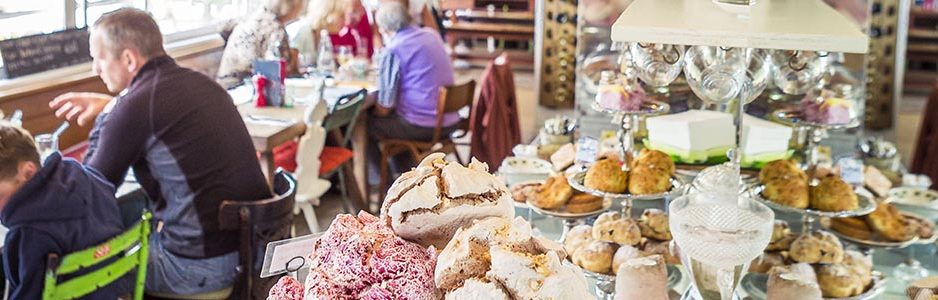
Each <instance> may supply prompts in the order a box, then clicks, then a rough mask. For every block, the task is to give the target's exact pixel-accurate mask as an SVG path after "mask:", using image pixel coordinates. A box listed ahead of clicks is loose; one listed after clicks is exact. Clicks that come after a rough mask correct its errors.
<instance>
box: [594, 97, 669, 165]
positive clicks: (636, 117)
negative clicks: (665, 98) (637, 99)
mask: <svg viewBox="0 0 938 300" xmlns="http://www.w3.org/2000/svg"><path fill="white" fill-rule="evenodd" d="M592 108H593V110H595V111H597V112H601V113H605V114H607V115H609V116H611V117H612V123H613V124H616V125H617V127H618V130H617V131H616V137H617V138H618V139H619V142H620V145H621V146H620V151H621V154H622V158H623V160H622V161H624V162H625V164H624V165H622V168H623V170H628V167H629V163H630V162H631V160H632V157H633V156H634V153H633V152H634V143H635V130H636V129H637V128H638V127H639V122H640V121H641V119H642V118H643V117H649V116H657V115H663V114H666V113H668V111H670V110H671V106H670V105H668V104H667V103H664V102H661V101H655V100H645V102H644V103H642V107H641V109H639V110H636V111H620V110H614V109H606V108H603V107H602V106H600V105H599V103H596V102H593V104H592Z"/></svg>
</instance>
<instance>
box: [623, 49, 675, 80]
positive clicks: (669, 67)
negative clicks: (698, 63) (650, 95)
mask: <svg viewBox="0 0 938 300" xmlns="http://www.w3.org/2000/svg"><path fill="white" fill-rule="evenodd" d="M629 53H630V54H631V55H632V62H633V63H634V64H635V68H636V69H637V70H638V74H637V75H638V78H640V79H641V80H642V81H644V82H645V84H648V85H650V86H653V87H661V86H667V85H668V84H671V82H672V81H674V79H675V78H677V76H678V75H680V74H681V68H682V67H683V66H684V46H682V45H669V44H645V43H631V44H630V45H629Z"/></svg>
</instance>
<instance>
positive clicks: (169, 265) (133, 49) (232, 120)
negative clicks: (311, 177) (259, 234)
mask: <svg viewBox="0 0 938 300" xmlns="http://www.w3.org/2000/svg"><path fill="white" fill-rule="evenodd" d="M90 48H91V49H90V50H91V51H90V52H91V56H92V59H93V61H92V65H93V68H94V71H95V73H97V74H98V75H99V76H100V77H101V79H102V80H103V81H104V83H105V85H107V88H108V90H109V91H110V92H111V93H113V94H120V95H119V96H117V97H114V98H112V97H111V96H108V95H104V94H95V93H68V94H64V95H61V96H59V97H57V98H56V99H54V100H52V102H51V103H49V105H50V106H51V107H52V108H54V109H56V115H57V116H59V117H64V118H66V119H68V120H75V121H77V122H78V124H79V125H87V124H90V123H91V121H92V120H94V119H95V118H97V121H96V122H95V125H94V126H95V127H94V129H93V130H92V133H91V138H90V139H89V149H88V153H87V154H86V156H85V164H87V165H88V166H90V167H92V168H94V169H96V170H97V171H99V172H100V173H101V174H102V175H103V177H104V178H105V179H106V180H107V181H109V182H110V183H111V184H113V185H114V186H120V185H121V184H122V183H123V182H124V177H125V176H126V174H127V171H128V169H130V168H133V170H134V176H135V177H136V179H137V182H139V183H140V185H141V186H142V187H143V189H144V190H145V191H146V194H147V196H148V197H149V198H150V199H151V200H152V201H151V203H150V204H151V205H150V206H151V207H152V211H153V213H154V221H155V222H154V224H157V225H156V228H155V230H154V231H153V234H152V235H151V238H150V255H149V262H148V264H147V282H146V290H147V292H148V293H158V294H169V295H191V294H199V293H205V292H212V291H217V290H222V289H225V288H227V287H230V286H231V285H232V284H233V281H234V278H235V276H236V274H237V273H238V271H237V270H236V267H237V265H238V253H237V243H238V236H237V234H236V232H232V231H224V230H221V229H220V228H219V224H218V207H219V205H220V204H221V202H222V201H224V200H242V201H256V200H261V199H266V198H269V197H270V196H271V193H270V188H269V187H268V186H267V181H266V180H265V178H264V175H263V173H262V172H261V169H260V165H259V164H258V161H257V156H256V153H255V151H254V146H253V144H252V142H251V138H250V136H249V135H248V132H247V128H246V127H245V125H244V121H242V120H241V116H240V114H239V113H238V110H237V108H236V107H235V105H234V103H233V101H232V100H231V97H230V96H229V95H228V93H227V91H225V89H223V88H222V87H220V86H219V85H218V84H216V83H215V81H214V80H212V79H211V78H209V77H206V76H204V75H202V74H201V73H198V72H196V71H193V70H189V69H186V68H182V67H180V66H178V65H176V62H175V61H174V60H173V59H172V58H170V57H169V56H166V51H164V50H163V43H162V34H161V33H160V30H159V27H158V26H157V24H156V22H155V21H154V20H153V18H152V17H150V15H149V14H147V13H146V12H144V11H141V10H137V9H132V8H124V9H119V10H116V11H113V12H110V13H107V14H105V15H104V16H102V17H101V18H100V19H99V20H98V21H97V22H95V24H94V27H92V29H91V39H90ZM102 111H105V112H103V113H102Z"/></svg>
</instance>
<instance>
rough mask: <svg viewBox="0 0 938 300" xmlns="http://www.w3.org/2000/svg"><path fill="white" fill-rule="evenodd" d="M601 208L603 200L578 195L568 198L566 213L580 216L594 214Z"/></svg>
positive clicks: (591, 196) (587, 195) (588, 195)
mask: <svg viewBox="0 0 938 300" xmlns="http://www.w3.org/2000/svg"><path fill="white" fill-rule="evenodd" d="M602 208H603V198H600V197H596V196H593V195H590V194H579V195H574V196H573V197H570V201H568V202H567V212H569V213H575V214H582V213H588V212H594V211H597V210H600V209H602Z"/></svg>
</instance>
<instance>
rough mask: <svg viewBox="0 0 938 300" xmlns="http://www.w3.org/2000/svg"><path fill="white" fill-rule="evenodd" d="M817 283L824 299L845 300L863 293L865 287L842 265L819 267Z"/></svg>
mask: <svg viewBox="0 0 938 300" xmlns="http://www.w3.org/2000/svg"><path fill="white" fill-rule="evenodd" d="M817 281H818V284H819V285H820V286H821V293H822V294H823V295H824V297H825V298H846V297H853V296H856V295H859V294H862V293H863V290H864V289H865V288H866V286H864V285H863V283H862V282H861V280H860V278H859V277H857V275H856V274H854V273H853V271H851V270H850V268H849V267H847V266H846V265H843V264H829V265H820V266H818V268H817Z"/></svg>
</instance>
